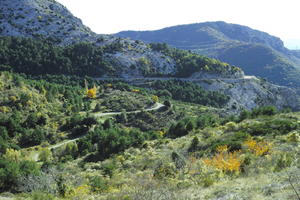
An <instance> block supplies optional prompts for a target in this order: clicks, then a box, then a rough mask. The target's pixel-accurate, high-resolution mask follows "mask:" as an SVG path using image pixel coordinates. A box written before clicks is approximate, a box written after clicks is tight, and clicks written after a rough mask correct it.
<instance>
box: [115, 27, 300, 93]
mask: <svg viewBox="0 0 300 200" xmlns="http://www.w3.org/2000/svg"><path fill="white" fill-rule="evenodd" d="M116 35H117V36H120V37H130V38H131V39H136V40H142V41H145V42H163V43H167V44H169V45H171V46H174V47H177V48H182V49H188V50H193V51H194V52H197V53H200V54H204V55H207V56H210V57H214V58H217V59H220V60H222V61H224V62H228V63H230V64H232V65H235V66H239V67H241V68H242V69H243V70H244V71H245V72H246V73H247V74H249V75H255V76H260V77H263V78H266V79H267V80H269V81H272V82H274V83H276V84H280V85H286V86H293V87H299V86H300V79H299V75H300V70H299V69H300V60H299V56H297V55H298V54H297V52H294V51H290V50H288V49H286V48H285V47H284V45H283V42H282V41H281V40H280V39H279V38H277V37H274V36H271V35H269V34H267V33H264V32H261V31H257V30H253V29H251V28H249V27H246V26H241V25H236V24H228V23H225V22H206V23H197V24H188V25H180V26H174V27H169V28H164V29H161V30H157V31H124V32H120V33H117V34H116Z"/></svg>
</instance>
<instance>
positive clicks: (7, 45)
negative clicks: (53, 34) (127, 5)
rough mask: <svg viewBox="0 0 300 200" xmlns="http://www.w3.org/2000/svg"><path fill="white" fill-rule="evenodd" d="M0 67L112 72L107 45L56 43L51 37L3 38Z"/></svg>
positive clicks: (25, 70) (94, 73)
mask: <svg viewBox="0 0 300 200" xmlns="http://www.w3.org/2000/svg"><path fill="white" fill-rule="evenodd" d="M0 46H1V50H0V63H1V68H2V69H5V70H10V69H11V70H13V71H15V72H22V73H26V74H32V75H39V74H72V75H79V76H84V75H89V76H100V75H102V74H103V72H104V71H105V72H110V69H109V65H108V64H107V63H105V61H104V59H103V53H104V51H105V50H104V48H101V47H96V46H95V45H93V44H91V43H78V44H74V45H71V46H67V47H62V46H57V45H54V44H53V43H52V41H51V40H49V39H42V40H36V39H30V38H17V37H1V38H0Z"/></svg>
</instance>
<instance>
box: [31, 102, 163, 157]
mask: <svg viewBox="0 0 300 200" xmlns="http://www.w3.org/2000/svg"><path fill="white" fill-rule="evenodd" d="M164 106H165V105H164V104H162V103H158V102H157V103H155V105H154V106H153V107H150V108H147V109H145V111H153V110H158V109H160V108H162V107H164ZM140 112H142V110H136V111H130V112H126V113H127V114H131V113H140ZM121 113H122V112H107V113H96V114H94V116H95V117H104V116H115V115H120V114H121ZM84 136H85V135H82V136H79V137H77V138H74V139H71V140H66V141H63V142H61V143H58V144H54V145H51V146H49V147H47V148H48V149H49V150H52V149H57V148H59V147H61V146H63V145H66V144H68V143H71V142H75V141H77V140H79V139H80V138H82V137H84ZM32 159H33V160H34V161H36V162H37V161H38V160H39V151H35V152H32Z"/></svg>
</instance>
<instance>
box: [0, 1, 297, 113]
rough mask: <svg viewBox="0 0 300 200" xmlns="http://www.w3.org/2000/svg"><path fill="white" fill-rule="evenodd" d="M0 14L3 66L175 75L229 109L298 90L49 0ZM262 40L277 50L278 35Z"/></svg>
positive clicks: (280, 104)
mask: <svg viewBox="0 0 300 200" xmlns="http://www.w3.org/2000/svg"><path fill="white" fill-rule="evenodd" d="M0 16H1V17H0V36H1V37H0V44H1V47H2V48H1V49H0V69H2V70H10V71H13V72H19V73H26V74H30V75H33V76H37V75H43V74H66V75H77V76H81V77H83V76H86V75H87V76H91V77H94V78H100V79H109V78H112V77H113V78H121V79H122V80H125V81H131V80H134V79H141V78H145V77H147V78H150V77H160V78H162V79H163V80H169V79H173V78H179V79H183V80H184V81H189V82H197V84H198V85H199V86H201V87H203V88H206V89H208V90H212V91H219V92H222V93H225V94H226V95H228V96H229V97H231V99H230V101H229V102H228V103H227V104H226V106H225V107H226V109H227V110H229V111H230V112H232V111H233V112H239V111H240V110H241V109H244V108H246V109H253V108H254V107H256V106H263V105H269V104H274V105H276V107H277V108H279V109H282V108H285V107H291V108H293V109H298V104H297V102H298V99H297V98H298V96H297V95H296V94H295V92H294V91H292V90H290V89H288V88H285V87H279V86H276V85H272V84H270V83H268V82H264V81H262V80H259V79H257V78H255V77H254V78H250V79H249V78H245V77H244V72H243V71H242V70H241V69H240V68H238V67H235V66H232V65H229V64H227V63H224V62H220V61H218V60H216V59H211V58H208V57H206V56H202V55H198V54H195V53H191V52H189V51H185V50H179V49H174V48H170V47H168V46H166V45H164V44H150V45H149V44H145V43H143V42H141V41H136V40H131V39H124V38H120V37H116V36H112V35H99V34H96V33H94V32H92V31H91V30H90V29H89V28H87V27H86V26H84V25H83V24H82V22H81V20H80V19H78V18H76V17H74V16H73V15H72V14H71V13H70V12H69V11H68V10H67V9H66V8H65V7H64V6H62V5H61V4H59V3H57V2H56V1H53V0H43V1H40V0H34V1H32V0H22V1H18V0H3V1H1V8H0ZM215 35H216V34H215ZM218 37H219V38H221V36H218ZM228 37H229V36H228ZM245 40H246V39H245ZM265 43H270V44H272V47H273V48H277V49H278V51H279V50H280V47H281V43H280V41H279V40H274V41H273V40H267V39H266V41H265ZM283 51H284V49H283ZM208 82H209V83H210V84H209V85H210V86H208V85H207V83H208ZM266 88H268V89H266ZM287 94H288V95H287ZM241 96H242V97H241ZM250 96H251V98H250V99H251V100H250V99H249V98H248V97H250ZM286 96H293V97H294V98H289V99H288V98H286ZM246 97H247V98H246ZM245 98H246V99H245Z"/></svg>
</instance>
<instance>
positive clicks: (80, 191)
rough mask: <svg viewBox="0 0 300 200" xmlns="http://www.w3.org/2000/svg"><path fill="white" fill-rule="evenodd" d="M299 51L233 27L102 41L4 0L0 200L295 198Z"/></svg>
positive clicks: (35, 5)
mask: <svg viewBox="0 0 300 200" xmlns="http://www.w3.org/2000/svg"><path fill="white" fill-rule="evenodd" d="M101 20H102V19H101ZM101 20H99V21H101ZM99 23H100V22H99ZM101 23H104V22H101ZM128 37H129V38H128ZM168 44H169V45H170V46H169V45H168ZM298 54H299V53H298V51H296V50H295V51H290V50H288V49H286V48H284V46H283V43H282V41H281V40H280V39H279V38H276V37H274V36H271V35H269V34H267V33H264V32H261V31H257V30H253V29H251V28H249V27H245V26H241V25H236V24H228V23H225V22H205V23H198V24H190V25H180V26H175V27H169V28H165V29H162V30H158V31H153V32H152V31H147V32H142V31H141V32H132V31H125V32H120V33H118V34H115V35H108V34H97V33H94V32H93V31H91V29H90V28H88V27H87V26H85V25H84V24H83V23H82V21H81V20H80V19H79V18H76V17H75V16H73V14H72V13H71V12H70V11H69V10H68V9H67V8H66V7H65V6H63V5H61V4H60V3H58V2H57V1H55V0H22V1H19V0H1V2H0V200H1V199H3V200H6V199H7V200H13V199H16V200H60V199H62V200H81V199H82V200H177V199H178V200H198V199H207V200H233V199H247V200H248V199H249V200H257V199H259V200H273V199H291V200H292V199H295V200H297V199H299V193H300V159H299V158H300V112H299V111H300V96H299V91H300V90H299V85H300V84H299V77H298V75H299V66H300V65H299V59H300V58H299V55H298Z"/></svg>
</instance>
